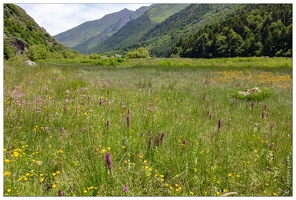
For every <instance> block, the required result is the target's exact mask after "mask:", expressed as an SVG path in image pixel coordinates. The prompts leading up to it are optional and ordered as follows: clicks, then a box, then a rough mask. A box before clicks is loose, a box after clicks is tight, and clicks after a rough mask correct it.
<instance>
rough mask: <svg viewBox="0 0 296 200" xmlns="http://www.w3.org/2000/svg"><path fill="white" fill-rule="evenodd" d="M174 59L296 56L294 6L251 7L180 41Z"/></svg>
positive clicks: (256, 5)
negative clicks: (295, 52)
mask: <svg viewBox="0 0 296 200" xmlns="http://www.w3.org/2000/svg"><path fill="white" fill-rule="evenodd" d="M171 54H172V55H173V56H176V55H179V56H180V57H191V58H212V57H236V56H242V57H248V56H288V57H290V56H292V4H249V5H245V6H244V7H242V8H241V9H238V10H237V11H236V12H235V13H233V16H231V17H230V18H228V19H226V20H224V21H222V22H219V23H218V22H216V23H211V24H207V25H206V26H205V27H204V28H202V29H200V30H199V31H198V32H197V33H195V34H193V35H192V36H190V37H188V38H180V39H179V42H177V43H176V44H175V45H174V46H173V47H172V51H171Z"/></svg>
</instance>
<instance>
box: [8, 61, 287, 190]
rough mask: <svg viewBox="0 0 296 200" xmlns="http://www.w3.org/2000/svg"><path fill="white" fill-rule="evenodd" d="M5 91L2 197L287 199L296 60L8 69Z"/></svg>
mask: <svg viewBox="0 0 296 200" xmlns="http://www.w3.org/2000/svg"><path fill="white" fill-rule="evenodd" d="M256 87H258V88H259V89H260V92H259V93H258V94H256V95H253V96H248V98H244V96H242V95H239V91H242V92H246V91H247V90H250V89H252V88H256ZM3 91H4V103H3V105H4V152H3V163H4V167H3V168H4V169H3V171H4V172H3V173H4V178H3V179H4V191H3V195H4V196H58V195H60V196H61V195H62V196H223V195H231V194H232V195H235V196H292V59H291V58H233V59H211V60H207V59H178V58H176V59H139V60H121V61H120V64H119V65H118V66H98V65H96V66H95V65H91V64H89V63H75V62H73V63H67V62H63V63H61V62H59V63H58V62H54V61H46V62H38V63H37V66H25V65H24V64H20V63H14V62H5V63H4V89H3ZM231 192H234V193H231Z"/></svg>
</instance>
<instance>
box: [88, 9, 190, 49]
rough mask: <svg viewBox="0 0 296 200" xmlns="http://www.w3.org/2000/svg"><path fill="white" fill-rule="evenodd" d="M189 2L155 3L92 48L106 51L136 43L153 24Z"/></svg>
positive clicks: (161, 20)
mask: <svg viewBox="0 0 296 200" xmlns="http://www.w3.org/2000/svg"><path fill="white" fill-rule="evenodd" d="M187 6H189V4H153V6H152V7H151V8H150V9H149V10H147V11H146V12H145V13H143V14H142V15H141V16H140V17H138V18H137V19H135V20H132V21H130V22H128V23H127V24H126V25H125V26H123V27H122V28H121V29H120V30H118V31H117V32H116V33H114V34H113V35H112V36H111V37H109V38H108V39H106V40H105V41H103V42H102V43H100V44H99V45H98V46H96V47H95V48H93V49H92V50H90V51H91V52H96V53H104V52H108V51H112V50H116V49H120V48H125V47H128V46H131V45H136V46H134V47H138V46H139V45H137V43H138V42H139V41H140V39H141V37H142V36H143V35H144V34H145V33H147V31H149V30H150V29H151V28H153V26H155V25H157V24H159V23H161V22H163V21H164V20H165V19H166V18H168V17H170V16H172V15H174V14H175V13H177V12H179V11H180V10H182V9H184V8H186V7H187Z"/></svg>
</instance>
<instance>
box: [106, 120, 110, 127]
mask: <svg viewBox="0 0 296 200" xmlns="http://www.w3.org/2000/svg"><path fill="white" fill-rule="evenodd" d="M109 124H110V122H109V120H107V122H106V126H107V128H109Z"/></svg>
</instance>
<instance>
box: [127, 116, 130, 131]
mask: <svg viewBox="0 0 296 200" xmlns="http://www.w3.org/2000/svg"><path fill="white" fill-rule="evenodd" d="M126 123H127V127H128V128H129V127H130V116H129V115H128V116H127V117H126Z"/></svg>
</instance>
